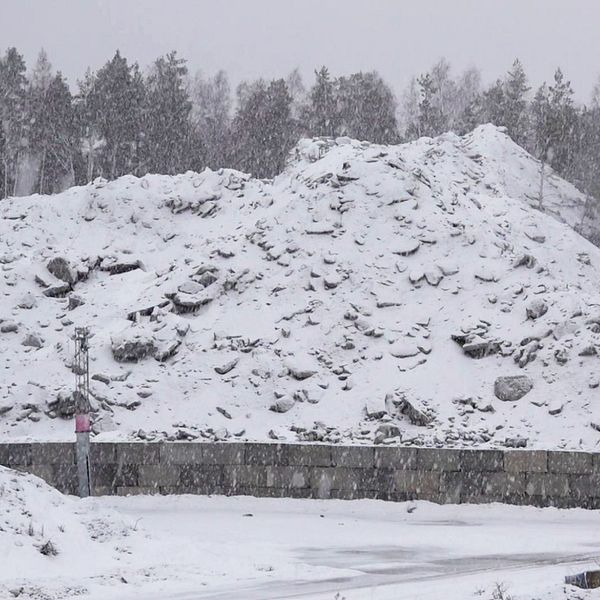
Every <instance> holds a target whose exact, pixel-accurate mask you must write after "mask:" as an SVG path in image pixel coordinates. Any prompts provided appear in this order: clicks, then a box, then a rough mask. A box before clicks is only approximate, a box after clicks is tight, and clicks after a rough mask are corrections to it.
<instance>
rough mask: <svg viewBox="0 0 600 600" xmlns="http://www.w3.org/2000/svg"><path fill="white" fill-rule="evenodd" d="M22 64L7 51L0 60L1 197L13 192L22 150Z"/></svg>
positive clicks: (19, 57) (24, 94)
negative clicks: (2, 145) (2, 141)
mask: <svg viewBox="0 0 600 600" xmlns="http://www.w3.org/2000/svg"><path fill="white" fill-rule="evenodd" d="M25 71H26V67H25V61H24V60H23V56H22V55H21V54H19V53H18V52H17V49H16V48H9V49H8V50H7V51H6V54H5V56H4V58H3V59H0V124H1V127H2V130H3V137H4V153H3V171H4V173H3V175H4V177H3V180H2V182H0V191H1V192H2V195H3V196H4V197H7V196H9V195H14V194H16V192H17V189H18V185H19V181H18V173H19V161H20V158H21V156H22V153H23V151H24V150H26V98H27V78H26V77H25Z"/></svg>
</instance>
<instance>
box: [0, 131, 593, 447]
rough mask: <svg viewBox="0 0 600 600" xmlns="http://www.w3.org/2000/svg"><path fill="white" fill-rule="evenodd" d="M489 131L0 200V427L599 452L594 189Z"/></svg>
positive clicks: (317, 143)
mask: <svg viewBox="0 0 600 600" xmlns="http://www.w3.org/2000/svg"><path fill="white" fill-rule="evenodd" d="M539 173H540V165H539V162H538V161H536V160H535V159H533V158H532V157H531V156H529V155H528V154H527V153H525V152H524V151H523V150H522V149H521V148H519V147H518V146H516V145H515V144H514V143H513V142H512V141H511V140H510V139H509V138H508V137H507V136H506V135H504V134H503V133H502V131H501V130H498V129H496V128H494V127H492V126H482V127H479V128H478V129H476V130H475V131H474V132H473V133H471V134H469V135H466V136H464V137H462V138H461V137H458V136H456V135H454V134H447V135H443V136H440V137H439V138H436V139H429V138H423V139H421V140H418V141H416V142H412V143H409V144H405V145H400V146H379V145H373V144H369V143H364V142H357V141H353V140H350V139H346V138H338V139H337V140H326V139H315V140H302V141H301V142H300V143H299V144H298V145H297V147H296V148H295V149H294V151H293V153H292V156H291V158H290V162H289V165H288V167H287V168H286V169H285V171H284V172H283V173H282V174H281V175H279V176H278V177H277V178H276V179H274V180H273V181H261V180H256V179H253V178H251V177H250V176H249V175H246V174H243V173H240V172H236V171H233V170H229V169H223V170H220V171H218V172H213V171H210V170H206V171H204V172H203V173H186V174H183V175H179V176H176V177H170V176H158V175H152V176H146V177H143V178H141V179H138V178H135V177H132V176H128V177H123V178H121V179H119V180H117V181H114V182H111V183H107V182H105V181H102V180H98V181H96V182H94V183H93V184H90V185H88V186H85V187H79V188H73V189H71V190H69V191H67V192H65V193H63V194H60V195H57V196H52V197H40V196H31V197H28V198H13V199H10V200H8V201H4V202H2V203H0V263H1V279H0V286H1V289H2V294H1V295H0V353H1V355H2V357H3V358H2V363H3V366H4V370H3V373H4V377H3V380H2V383H1V385H0V433H1V435H3V436H4V437H10V438H11V439H15V438H17V437H28V436H29V437H33V438H44V439H49V438H54V439H57V438H62V439H69V438H70V436H71V435H72V433H71V432H72V429H73V424H72V421H70V420H69V419H70V417H71V416H72V414H73V403H72V398H71V397H70V392H71V390H72V388H73V384H74V375H73V373H72V370H71V363H72V354H73V342H72V335H73V332H74V328H75V327H77V326H89V327H90V329H91V331H92V334H93V338H92V341H91V373H92V375H93V379H92V394H93V399H92V401H93V409H94V411H95V430H96V431H97V432H98V433H99V434H101V435H102V436H103V437H104V438H109V437H119V436H121V437H123V436H130V435H132V434H135V435H136V436H138V437H140V438H142V439H153V438H157V437H162V436H167V437H170V438H176V439H194V438H200V439H202V438H206V439H266V438H272V439H285V440H298V439H299V440H315V441H333V442H336V441H344V442H346V443H372V442H373V441H375V442H377V443H397V442H399V441H401V440H402V441H403V442H404V443H410V442H413V443H428V444H429V443H434V444H446V445H448V444H449V445H517V446H520V445H527V446H529V447H532V446H545V447H583V448H591V447H594V446H595V444H596V443H597V442H598V440H599V439H600V432H599V429H600V408H599V406H600V403H599V401H598V398H597V396H598V394H600V390H599V388H598V386H599V381H600V377H599V376H598V375H597V372H598V360H599V358H598V356H597V352H598V348H599V346H600V294H599V291H600V290H599V284H598V282H599V275H600V268H599V266H598V265H600V250H599V249H598V248H596V247H594V246H593V245H592V244H590V243H589V242H587V241H586V240H585V239H584V238H582V237H581V236H580V235H579V234H578V233H576V232H575V231H574V229H573V228H574V227H576V226H578V224H579V223H580V222H581V221H582V216H583V212H584V210H585V198H584V196H583V195H582V194H580V193H579V192H578V191H577V190H576V189H575V188H574V187H573V186H572V185H570V184H568V183H566V182H565V181H563V180H561V179H559V178H558V177H557V176H556V175H554V174H552V173H550V172H549V173H548V174H547V180H546V182H545V185H544V189H545V193H544V198H543V202H542V209H543V210H539V197H538V192H539Z"/></svg>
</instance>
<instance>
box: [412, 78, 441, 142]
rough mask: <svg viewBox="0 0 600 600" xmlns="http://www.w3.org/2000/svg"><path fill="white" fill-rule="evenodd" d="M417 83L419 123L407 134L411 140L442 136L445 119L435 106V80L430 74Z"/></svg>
mask: <svg viewBox="0 0 600 600" xmlns="http://www.w3.org/2000/svg"><path fill="white" fill-rule="evenodd" d="M417 83H418V84H419V91H420V100H419V115H418V118H417V121H416V122H415V123H413V124H412V125H411V126H410V127H409V129H408V131H407V134H408V136H409V137H410V138H419V137H424V136H427V137H434V136H436V135H440V134H441V133H443V131H444V117H443V115H442V114H441V113H440V110H439V107H437V106H436V104H435V100H434V97H435V94H436V93H437V90H436V88H435V85H434V83H433V79H432V78H431V75H430V74H429V73H426V74H425V75H421V77H419V78H418V79H417Z"/></svg>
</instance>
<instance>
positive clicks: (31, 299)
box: [17, 292, 37, 310]
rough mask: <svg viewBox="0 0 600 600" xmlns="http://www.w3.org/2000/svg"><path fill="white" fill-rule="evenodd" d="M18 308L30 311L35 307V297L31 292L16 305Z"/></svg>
mask: <svg viewBox="0 0 600 600" xmlns="http://www.w3.org/2000/svg"><path fill="white" fill-rule="evenodd" d="M17 306H18V307H19V308H24V309H25V310H31V309H32V308H35V307H36V306H37V301H36V299H35V296H34V295H33V294H32V293H31V292H27V293H26V294H25V295H24V296H23V297H22V298H21V300H19V303H18V305H17Z"/></svg>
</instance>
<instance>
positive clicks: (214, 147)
mask: <svg viewBox="0 0 600 600" xmlns="http://www.w3.org/2000/svg"><path fill="white" fill-rule="evenodd" d="M192 101H193V109H192V121H193V123H194V127H195V128H196V131H197V134H198V136H199V138H200V139H201V140H202V143H203V145H204V152H205V156H204V162H205V163H206V165H207V166H209V167H211V168H212V169H216V168H219V167H225V166H227V165H226V162H227V146H228V143H229V137H230V127H231V90H230V87H229V80H228V78H227V74H226V73H225V71H219V72H218V73H217V74H216V75H215V76H214V77H212V78H210V79H204V78H203V77H202V76H201V75H200V74H198V75H197V76H196V80H195V83H194V94H193V99H192Z"/></svg>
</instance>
